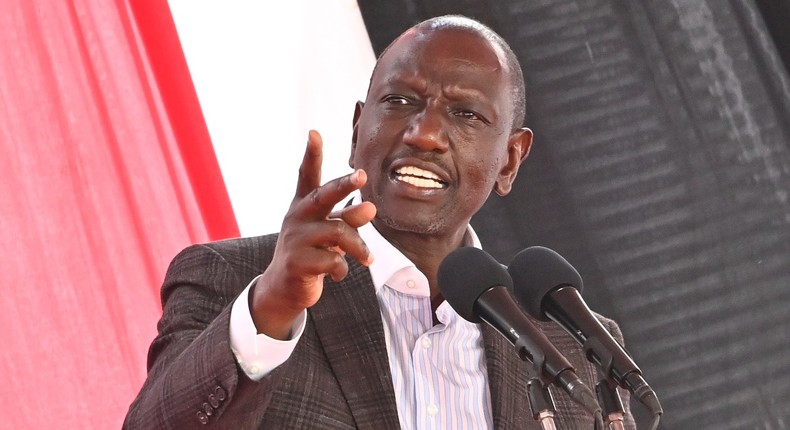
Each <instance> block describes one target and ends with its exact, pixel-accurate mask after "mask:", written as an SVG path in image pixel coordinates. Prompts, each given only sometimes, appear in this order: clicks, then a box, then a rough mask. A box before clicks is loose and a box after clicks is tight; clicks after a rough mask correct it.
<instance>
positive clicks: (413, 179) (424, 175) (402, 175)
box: [395, 166, 444, 188]
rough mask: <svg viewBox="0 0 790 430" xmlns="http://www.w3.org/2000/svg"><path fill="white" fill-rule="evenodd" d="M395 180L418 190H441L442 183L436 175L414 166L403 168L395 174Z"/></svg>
mask: <svg viewBox="0 0 790 430" xmlns="http://www.w3.org/2000/svg"><path fill="white" fill-rule="evenodd" d="M395 173H396V175H397V179H398V180H399V181H403V182H405V183H407V184H411V185H414V186H415V187H420V188H443V187H444V183H443V182H442V180H441V179H440V178H439V175H437V174H436V173H433V172H430V171H428V170H424V169H420V168H419V167H415V166H405V167H401V168H400V169H398V170H397V171H396V172H395Z"/></svg>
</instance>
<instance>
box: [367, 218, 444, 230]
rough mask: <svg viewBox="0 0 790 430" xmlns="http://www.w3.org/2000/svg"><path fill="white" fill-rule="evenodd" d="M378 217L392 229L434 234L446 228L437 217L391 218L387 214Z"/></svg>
mask: <svg viewBox="0 0 790 430" xmlns="http://www.w3.org/2000/svg"><path fill="white" fill-rule="evenodd" d="M378 218H379V219H380V220H381V221H382V222H383V223H384V225H386V226H387V227H388V228H390V229H392V230H397V231H402V232H408V233H419V234H427V235H434V234H438V233H441V232H443V231H444V230H446V226H445V225H444V223H443V222H441V220H438V219H435V218H434V219H403V218H398V219H395V218H392V217H390V216H387V215H381V216H378Z"/></svg>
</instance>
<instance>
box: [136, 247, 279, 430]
mask: <svg viewBox="0 0 790 430" xmlns="http://www.w3.org/2000/svg"><path fill="white" fill-rule="evenodd" d="M236 269H237V268H236V267H234V266H233V265H231V264H230V263H229V262H228V261H227V260H226V258H225V257H224V256H223V255H222V254H221V253H219V252H217V250H216V249H215V248H212V247H210V246H206V245H195V246H191V247H189V248H187V249H185V250H184V251H182V252H181V253H180V254H179V255H178V256H176V258H175V259H174V260H173V262H172V263H171V264H170V267H169V268H168V271H167V274H166V276H165V280H164V283H163V286H162V307H163V310H162V318H161V320H160V321H159V323H158V325H157V330H158V334H157V336H156V338H155V339H154V341H153V342H152V344H151V346H150V348H149V352H148V376H147V379H146V381H145V383H144V384H143V387H142V388H141V390H140V393H139V394H138V396H137V398H136V399H135V400H134V402H133V403H132V404H131V406H130V408H129V412H128V414H127V416H126V419H125V421H124V424H123V428H124V429H191V428H201V429H205V428H229V424H231V423H242V422H248V421H249V420H254V419H255V417H253V416H252V414H255V415H256V416H257V417H260V416H261V415H262V411H263V410H265V408H266V406H267V405H268V403H269V401H270V399H271V393H272V389H273V386H274V384H275V383H276V379H277V372H276V371H275V372H272V373H271V374H270V375H269V376H267V377H266V378H264V379H263V380H261V381H258V382H253V381H251V380H250V379H248V378H247V377H246V376H245V375H244V374H243V373H242V372H241V370H240V369H239V367H238V366H237V364H236V360H235V357H234V356H233V353H232V351H231V348H230V339H229V323H230V322H229V321H230V309H231V306H232V303H233V301H234V300H235V298H236V297H237V296H238V294H239V293H240V292H241V291H242V290H243V289H244V288H245V287H246V286H247V283H249V282H250V279H251V278H252V277H251V276H250V278H249V279H246V278H247V276H249V275H247V274H244V275H240V274H239V273H238V270H236ZM260 269H262V268H260ZM260 269H259V270H260ZM252 403H254V406H252ZM245 406H246V407H245Z"/></svg>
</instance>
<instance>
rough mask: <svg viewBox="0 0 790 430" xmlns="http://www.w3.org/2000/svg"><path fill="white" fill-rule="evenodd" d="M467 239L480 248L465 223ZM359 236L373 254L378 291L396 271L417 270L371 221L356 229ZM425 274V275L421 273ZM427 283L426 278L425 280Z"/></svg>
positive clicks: (372, 271) (372, 273)
mask: <svg viewBox="0 0 790 430" xmlns="http://www.w3.org/2000/svg"><path fill="white" fill-rule="evenodd" d="M361 202H362V198H361V197H360V196H359V195H357V196H355V197H354V200H353V202H352V204H355V205H356V204H359V203H361ZM466 229H467V234H468V240H469V239H471V242H472V246H474V247H475V248H481V245H480V239H479V238H478V237H477V234H476V233H475V231H474V229H473V228H472V226H471V225H467V227H466ZM357 231H358V232H359V236H360V237H361V238H362V240H363V241H365V244H366V245H367V246H368V249H370V252H371V253H372V254H373V263H371V265H370V267H369V269H370V277H371V278H372V280H373V286H374V287H375V289H376V291H377V292H378V291H379V289H380V288H381V287H382V286H383V285H384V284H385V283H387V282H388V281H389V280H390V279H391V278H392V277H393V276H395V275H396V273H398V272H401V271H403V269H409V268H412V269H413V270H414V271H415V272H417V267H416V266H415V265H414V263H412V262H411V260H409V259H408V258H407V257H406V256H405V255H403V253H402V252H400V251H399V250H398V249H397V248H395V247H394V246H393V245H392V244H391V243H389V242H388V241H387V239H385V238H384V236H382V235H381V233H379V231H378V230H376V228H375V227H373V223H370V222H369V223H367V224H365V225H363V226H362V227H359V228H358V229H357ZM422 276H425V275H422ZM425 284H426V285H427V280H426V282H425Z"/></svg>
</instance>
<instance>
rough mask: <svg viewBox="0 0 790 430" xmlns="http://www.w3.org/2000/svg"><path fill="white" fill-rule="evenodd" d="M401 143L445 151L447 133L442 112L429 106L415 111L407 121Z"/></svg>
mask: <svg viewBox="0 0 790 430" xmlns="http://www.w3.org/2000/svg"><path fill="white" fill-rule="evenodd" d="M403 143H405V144H406V145H409V146H413V147H415V148H418V149H420V150H422V151H433V152H439V153H442V152H445V151H447V148H448V142H447V133H446V132H445V121H444V118H443V115H442V112H439V109H436V108H433V107H431V106H426V107H425V109H422V110H421V111H419V112H417V113H416V114H415V115H414V116H412V117H411V119H410V121H409V126H408V128H407V129H406V132H405V133H404V135H403Z"/></svg>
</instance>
